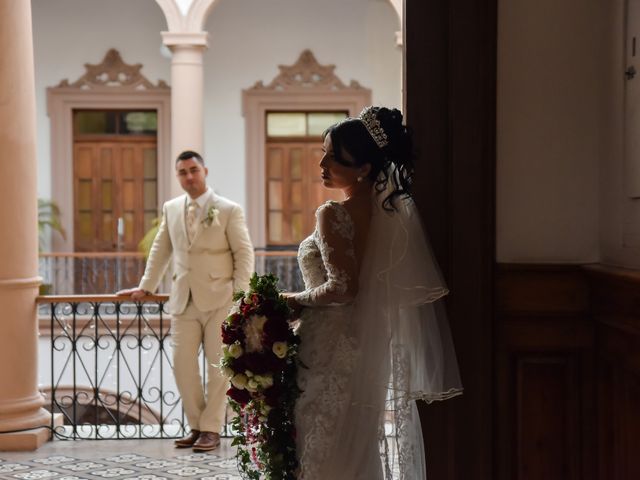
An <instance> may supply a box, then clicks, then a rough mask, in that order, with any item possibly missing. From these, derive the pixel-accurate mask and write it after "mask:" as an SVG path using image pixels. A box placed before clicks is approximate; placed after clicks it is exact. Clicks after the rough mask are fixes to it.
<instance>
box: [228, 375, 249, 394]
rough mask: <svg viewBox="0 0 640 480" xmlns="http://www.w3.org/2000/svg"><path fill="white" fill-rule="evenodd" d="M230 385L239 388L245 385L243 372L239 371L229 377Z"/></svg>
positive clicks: (245, 380) (245, 378)
mask: <svg viewBox="0 0 640 480" xmlns="http://www.w3.org/2000/svg"><path fill="white" fill-rule="evenodd" d="M231 385H233V386H234V387H236V388H237V389H239V390H242V389H244V388H245V387H246V386H247V377H245V376H244V375H243V374H241V373H239V374H238V375H235V376H234V377H233V378H232V379H231Z"/></svg>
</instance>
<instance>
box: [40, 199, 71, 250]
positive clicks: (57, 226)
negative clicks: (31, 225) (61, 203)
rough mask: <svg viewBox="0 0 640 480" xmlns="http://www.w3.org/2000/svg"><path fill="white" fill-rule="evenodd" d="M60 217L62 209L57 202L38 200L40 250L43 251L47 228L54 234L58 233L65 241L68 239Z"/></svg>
mask: <svg viewBox="0 0 640 480" xmlns="http://www.w3.org/2000/svg"><path fill="white" fill-rule="evenodd" d="M60 217H61V213H60V207H58V204H57V203H56V202H54V201H52V200H44V199H42V198H39V199H38V240H39V242H38V243H39V247H38V248H39V249H40V250H42V245H43V243H44V240H45V233H46V231H47V228H50V229H51V231H53V232H58V233H59V234H60V236H61V237H62V238H63V239H66V238H67V234H66V232H65V231H64V227H63V226H62V222H61V221H60Z"/></svg>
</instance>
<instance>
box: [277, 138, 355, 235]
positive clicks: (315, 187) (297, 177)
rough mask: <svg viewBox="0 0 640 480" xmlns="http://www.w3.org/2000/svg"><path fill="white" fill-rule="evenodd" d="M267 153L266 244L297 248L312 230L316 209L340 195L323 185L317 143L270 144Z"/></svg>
mask: <svg viewBox="0 0 640 480" xmlns="http://www.w3.org/2000/svg"><path fill="white" fill-rule="evenodd" d="M266 152H267V155H266V156H267V158H266V170H267V188H266V191H267V198H266V204H267V242H268V244H269V245H281V246H285V245H297V244H299V243H300V242H301V241H302V240H303V239H304V238H305V237H307V236H308V235H309V234H311V232H312V231H313V229H314V228H315V211H316V209H317V208H318V206H319V205H321V204H322V203H324V202H326V201H327V200H330V199H333V200H342V199H343V195H342V192H341V191H340V190H329V189H327V188H325V187H324V186H323V184H322V178H321V177H320V166H319V163H320V159H321V158H322V148H321V146H320V144H319V143H318V142H313V143H311V142H299V143H297V142H296V143H291V142H282V143H275V142H269V143H268V144H267V149H266Z"/></svg>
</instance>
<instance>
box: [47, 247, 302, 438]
mask: <svg viewBox="0 0 640 480" xmlns="http://www.w3.org/2000/svg"><path fill="white" fill-rule="evenodd" d="M144 265H145V264H144V257H143V256H142V255H139V254H137V253H127V254H122V253H121V254H98V253H93V254H84V253H82V254H80V253H72V254H42V255H41V257H40V274H41V275H42V277H43V278H44V281H45V283H48V284H49V291H50V292H51V293H56V294H57V295H43V296H40V297H39V298H38V304H39V307H38V309H39V317H40V318H39V326H40V337H39V349H40V365H39V374H40V375H39V376H40V385H41V391H42V392H43V393H44V395H45V397H46V399H47V408H48V409H49V410H50V411H52V412H54V413H60V414H62V417H63V420H64V426H63V427H61V428H60V427H58V428H55V425H54V424H53V421H52V428H54V431H56V432H57V433H58V434H59V435H60V436H63V437H66V438H73V439H80V438H81V439H120V438H140V439H142V438H174V437H179V436H182V435H184V433H185V415H184V412H183V409H182V401H181V399H180V395H179V393H178V390H177V387H176V384H175V379H174V377H173V370H172V345H171V321H170V316H169V315H168V314H167V311H166V304H167V302H168V299H169V297H168V295H154V296H151V297H147V298H145V299H144V301H143V302H141V303H138V302H132V301H130V300H128V299H123V298H122V297H117V296H115V295H113V292H114V291H116V290H119V289H121V288H128V287H132V286H135V285H137V284H138V282H139V279H140V277H141V276H142V273H143V272H144ZM256 271H257V272H258V273H265V272H271V273H274V274H275V275H277V276H278V277H279V279H280V287H281V288H282V289H283V290H287V291H298V290H300V289H302V278H301V275H300V271H299V269H298V265H297V259H296V257H295V252H264V251H258V252H256ZM166 278H170V277H169V276H168V275H167V277H166ZM168 285H169V284H168V283H165V285H164V286H163V287H161V289H165V291H166V290H168ZM87 293H88V295H87ZM206 364H207V362H206V359H205V357H204V354H203V353H202V351H201V352H200V374H201V377H202V381H203V386H204V385H206V380H207V379H206V375H207V368H206ZM222 433H223V435H227V434H228V433H229V431H228V427H226V422H225V429H224V431H223V432H222Z"/></svg>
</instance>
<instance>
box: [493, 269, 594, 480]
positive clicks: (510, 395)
mask: <svg viewBox="0 0 640 480" xmlns="http://www.w3.org/2000/svg"><path fill="white" fill-rule="evenodd" d="M496 306H497V314H496V331H495V335H496V356H495V361H496V371H497V372H498V375H497V377H496V436H495V462H496V471H497V475H496V478H498V479H500V480H507V479H508V480H512V479H517V480H543V479H544V480H583V479H584V480H587V479H589V480H590V479H594V478H595V465H596V463H595V456H594V451H595V437H594V432H595V429H596V424H595V382H594V377H595V373H594V358H595V355H594V345H595V336H594V324H593V321H592V318H591V315H590V300H589V284H588V281H587V278H586V275H585V273H584V271H583V269H582V268H581V267H579V266H555V265H554V266H544V265H535V266H533V265H527V266H524V265H501V266H500V267H499V269H498V272H497V277H496Z"/></svg>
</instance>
